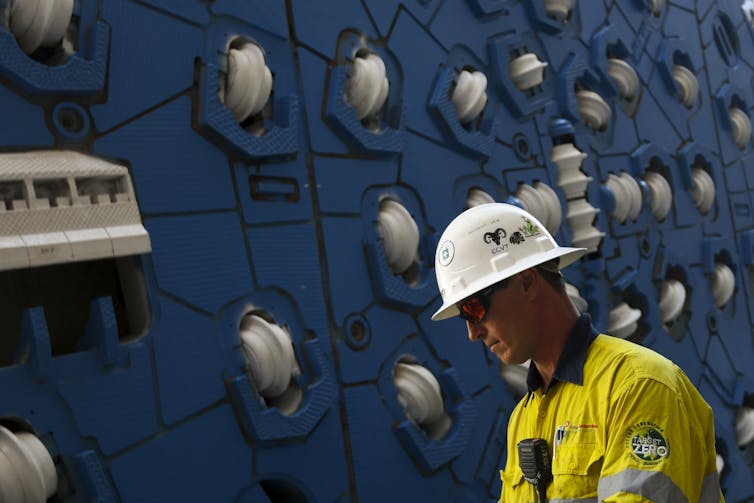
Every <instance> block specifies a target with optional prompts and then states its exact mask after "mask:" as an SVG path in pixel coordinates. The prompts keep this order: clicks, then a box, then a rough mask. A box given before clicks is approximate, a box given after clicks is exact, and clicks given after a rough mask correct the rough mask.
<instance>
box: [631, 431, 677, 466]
mask: <svg viewBox="0 0 754 503" xmlns="http://www.w3.org/2000/svg"><path fill="white" fill-rule="evenodd" d="M662 433H663V429H662V428H660V427H659V426H657V425H656V424H655V423H650V422H641V423H637V424H635V425H633V426H632V427H631V428H629V429H628V433H627V434H626V449H627V450H628V451H629V452H630V455H631V458H632V459H633V460H634V461H636V462H638V463H641V464H643V465H649V466H652V465H657V464H660V463H662V462H663V461H664V460H665V459H667V458H668V457H670V444H669V443H668V441H667V440H665V437H664V436H663V434H662Z"/></svg>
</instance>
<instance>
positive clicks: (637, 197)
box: [605, 171, 642, 223]
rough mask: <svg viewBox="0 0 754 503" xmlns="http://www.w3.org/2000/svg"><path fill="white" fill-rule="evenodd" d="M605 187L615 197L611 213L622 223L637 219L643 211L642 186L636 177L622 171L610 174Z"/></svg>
mask: <svg viewBox="0 0 754 503" xmlns="http://www.w3.org/2000/svg"><path fill="white" fill-rule="evenodd" d="M605 187H607V189H608V190H609V191H610V192H612V194H613V196H614V197H615V207H614V208H613V212H612V213H611V215H612V216H613V217H615V219H616V220H618V221H619V222H620V223H623V222H625V221H626V219H628V218H630V219H631V220H636V218H637V217H638V216H639V212H640V211H641V200H642V197H641V188H640V187H639V184H638V183H637V182H636V180H634V178H633V177H632V176H631V175H629V174H628V173H626V172H625V171H622V172H621V174H620V176H616V175H614V174H612V173H611V174H610V175H609V176H608V178H607V182H605Z"/></svg>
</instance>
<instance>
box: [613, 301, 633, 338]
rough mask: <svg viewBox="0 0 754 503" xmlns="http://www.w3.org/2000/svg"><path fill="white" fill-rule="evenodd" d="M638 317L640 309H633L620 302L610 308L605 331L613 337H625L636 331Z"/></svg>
mask: <svg viewBox="0 0 754 503" xmlns="http://www.w3.org/2000/svg"><path fill="white" fill-rule="evenodd" d="M640 318H641V311H640V310H639V309H634V308H632V307H631V306H629V305H628V304H626V303H625V302H621V303H620V304H618V305H617V306H615V307H614V308H613V309H611V310H610V314H609V315H608V321H607V324H608V328H607V331H608V333H609V334H610V335H612V336H613V337H618V338H620V339H626V338H627V337H629V336H630V335H631V334H633V333H634V332H636V328H637V327H638V326H639V323H638V322H639V319H640Z"/></svg>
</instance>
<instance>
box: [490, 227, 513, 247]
mask: <svg viewBox="0 0 754 503" xmlns="http://www.w3.org/2000/svg"><path fill="white" fill-rule="evenodd" d="M507 235H508V233H507V232H505V229H501V228H500V227H498V228H497V229H495V231H494V232H485V233H484V242H485V243H488V244H489V243H492V242H493V241H494V242H495V244H496V245H499V244H500V241H502V240H503V239H505V236H507Z"/></svg>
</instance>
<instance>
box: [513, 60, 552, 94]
mask: <svg viewBox="0 0 754 503" xmlns="http://www.w3.org/2000/svg"><path fill="white" fill-rule="evenodd" d="M546 67H547V63H546V62H544V61H540V59H539V58H538V57H537V55H536V54H534V53H533V52H527V53H526V54H522V55H521V56H519V57H517V58H515V59H512V60H511V62H510V63H508V73H509V74H510V77H511V80H512V81H513V84H514V85H515V86H516V87H517V88H518V89H519V90H520V91H526V90H527V89H531V88H532V87H535V86H538V85H539V84H541V83H542V82H543V81H544V80H545V68H546Z"/></svg>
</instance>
